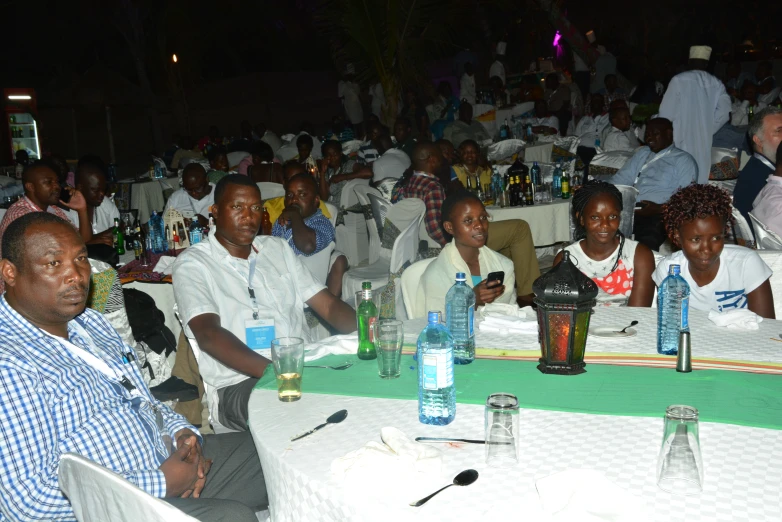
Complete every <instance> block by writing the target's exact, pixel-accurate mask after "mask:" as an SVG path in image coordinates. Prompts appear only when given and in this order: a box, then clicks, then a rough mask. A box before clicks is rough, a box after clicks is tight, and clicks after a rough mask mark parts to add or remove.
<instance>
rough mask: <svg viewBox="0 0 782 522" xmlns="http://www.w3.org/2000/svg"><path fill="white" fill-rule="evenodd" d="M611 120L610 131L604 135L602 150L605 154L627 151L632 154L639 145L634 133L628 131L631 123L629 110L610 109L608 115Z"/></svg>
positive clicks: (622, 108) (621, 108)
mask: <svg viewBox="0 0 782 522" xmlns="http://www.w3.org/2000/svg"><path fill="white" fill-rule="evenodd" d="M609 115H610V119H611V130H610V131H609V132H608V134H606V139H605V143H604V144H603V150H604V151H605V152H613V151H628V152H632V151H634V150H635V149H637V148H638V147H639V146H640V145H641V144H640V143H639V141H638V138H636V137H635V133H634V132H633V131H632V130H630V127H631V126H632V122H631V121H630V110H629V109H627V108H626V107H617V108H615V109H611V112H610V113H609Z"/></svg>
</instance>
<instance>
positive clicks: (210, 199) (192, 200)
mask: <svg viewBox="0 0 782 522" xmlns="http://www.w3.org/2000/svg"><path fill="white" fill-rule="evenodd" d="M214 189H215V185H214V184H213V183H209V180H208V179H207V177H206V171H205V170H204V167H202V166H201V165H200V164H199V163H191V164H190V165H188V166H187V167H185V170H184V171H183V172H182V188H181V189H179V190H177V191H176V192H174V193H173V194H171V197H169V198H168V202H167V203H166V208H165V210H164V211H163V213H164V214H165V213H166V212H168V209H170V208H173V209H174V210H178V211H179V213H180V214H182V217H183V218H185V219H187V220H190V219H197V220H198V222H199V223H200V224H201V226H207V225H208V224H209V209H210V208H211V207H212V205H214V203H215V199H214V198H215V192H214Z"/></svg>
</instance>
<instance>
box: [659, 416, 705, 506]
mask: <svg viewBox="0 0 782 522" xmlns="http://www.w3.org/2000/svg"><path fill="white" fill-rule="evenodd" d="M657 485H658V486H660V489H662V490H664V491H667V492H669V493H676V494H679V495H697V494H698V493H700V492H701V491H703V461H702V459H701V447H700V441H699V438H698V410H696V409H695V408H693V407H692V406H683V405H675V406H668V409H667V410H666V411H665V428H664V431H663V442H662V447H661V448H660V455H659V456H658V458H657Z"/></svg>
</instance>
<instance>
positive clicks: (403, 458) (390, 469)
mask: <svg viewBox="0 0 782 522" xmlns="http://www.w3.org/2000/svg"><path fill="white" fill-rule="evenodd" d="M380 438H381V439H382V441H383V443H380V442H376V441H370V442H368V443H367V444H366V445H365V446H363V447H362V448H359V449H357V450H355V451H351V452H350V453H348V454H347V455H345V456H344V457H339V458H337V459H334V461H332V463H331V473H332V474H333V475H334V477H335V478H336V479H337V480H339V481H341V482H342V483H343V485H344V486H345V488H347V489H348V490H350V491H352V492H353V493H356V494H357V493H359V491H361V492H362V493H367V494H372V495H380V496H383V497H387V495H388V493H389V490H391V491H393V492H394V493H396V494H399V495H403V496H404V495H414V494H415V493H417V492H418V490H420V489H421V486H425V487H424V490H426V486H428V487H431V486H430V484H431V483H432V482H439V481H441V479H442V477H441V474H442V461H443V459H442V455H441V454H440V451H439V450H438V449H436V448H434V447H433V446H431V445H427V444H421V443H418V442H415V441H413V440H411V439H409V438H408V437H407V436H406V435H405V434H404V433H402V432H401V431H399V430H398V429H396V428H390V427H386V428H383V429H382V430H380ZM381 485H382V487H379V486H381ZM405 499H406V500H407V502H410V501H411V500H415V499H414V498H413V497H411V498H410V499H407V497H405Z"/></svg>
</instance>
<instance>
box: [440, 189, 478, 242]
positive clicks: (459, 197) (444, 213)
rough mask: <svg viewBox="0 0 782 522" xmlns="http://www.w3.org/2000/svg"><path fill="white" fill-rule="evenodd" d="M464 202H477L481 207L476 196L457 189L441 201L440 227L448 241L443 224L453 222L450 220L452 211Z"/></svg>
mask: <svg viewBox="0 0 782 522" xmlns="http://www.w3.org/2000/svg"><path fill="white" fill-rule="evenodd" d="M465 201H477V202H478V203H480V204H481V205H483V201H481V199H480V198H479V197H478V196H476V195H475V194H474V193H472V192H470V191H469V190H467V189H459V190H456V191H454V192H453V193H451V194H448V197H446V198H445V201H443V206H442V210H441V211H440V221H441V223H440V227H441V228H442V229H443V232H444V233H445V236H446V237H447V238H448V239H450V238H451V237H453V236H451V234H449V233H448V232H447V231H446V230H445V222H446V221H451V222H452V221H453V220H452V219H451V214H453V211H454V209H455V208H456V205H458V204H459V203H464V202H465Z"/></svg>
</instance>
